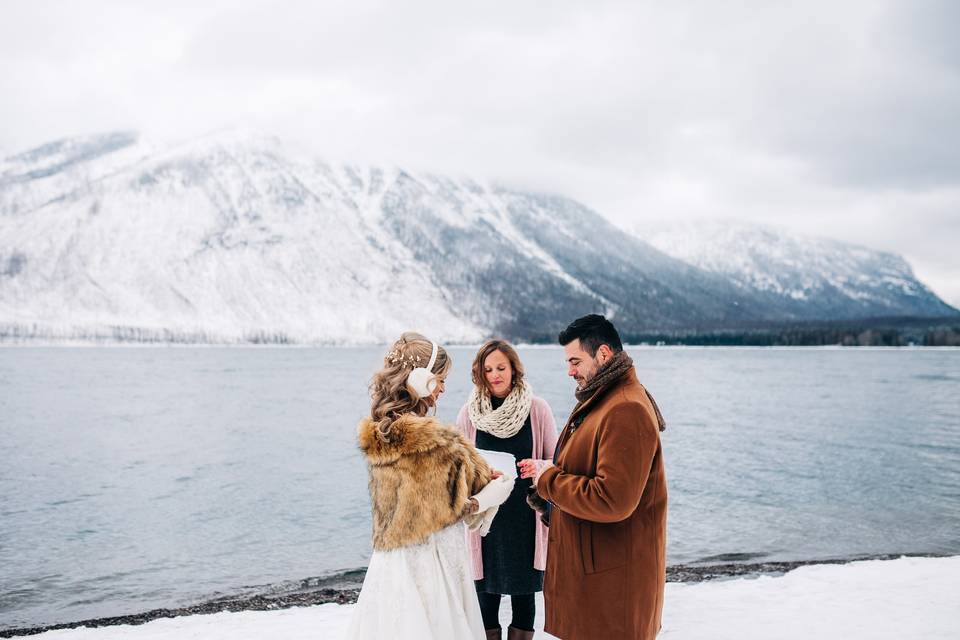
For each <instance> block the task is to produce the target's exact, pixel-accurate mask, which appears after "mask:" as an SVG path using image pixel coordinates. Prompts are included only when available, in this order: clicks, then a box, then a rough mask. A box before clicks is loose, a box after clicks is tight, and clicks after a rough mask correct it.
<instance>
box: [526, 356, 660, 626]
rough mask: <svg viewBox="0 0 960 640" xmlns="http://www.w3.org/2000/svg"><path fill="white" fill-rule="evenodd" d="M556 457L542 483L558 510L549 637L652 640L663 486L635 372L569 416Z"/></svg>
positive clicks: (653, 427) (551, 555)
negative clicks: (553, 464) (550, 634)
mask: <svg viewBox="0 0 960 640" xmlns="http://www.w3.org/2000/svg"><path fill="white" fill-rule="evenodd" d="M580 417H583V421H582V423H581V424H580V425H579V426H578V427H576V428H575V429H573V431H572V432H571V427H572V425H573V424H575V421H576V419H578V418H580ZM557 452H558V453H557V458H556V460H557V464H556V466H555V467H552V468H548V469H547V470H546V471H544V472H543V474H542V475H541V476H540V479H539V481H538V482H537V491H538V492H539V493H540V495H541V496H543V497H544V498H546V499H547V500H549V501H550V502H552V503H553V504H554V509H553V513H552V514H551V516H550V541H549V547H548V552H547V570H546V574H545V575H544V588H543V591H544V598H545V601H546V611H545V615H546V625H545V626H544V630H545V631H547V632H548V633H552V634H553V635H555V636H557V637H558V638H563V639H564V640H589V639H591V638H598V639H602V640H613V639H617V640H619V639H621V638H642V639H644V640H652V639H653V638H654V637H656V635H657V632H658V631H659V629H660V614H661V611H662V609H663V588H664V582H665V579H666V538H667V482H666V477H665V476H664V470H663V455H662V452H661V449H660V430H659V423H658V421H657V417H656V413H655V412H654V409H653V406H652V404H651V403H650V399H649V398H648V396H647V393H646V391H645V390H644V388H643V386H642V385H641V384H640V382H639V381H638V380H637V375H636V372H635V371H634V370H633V369H631V370H630V371H628V372H627V373H626V375H624V377H623V378H621V379H620V380H619V381H617V382H615V383H614V384H613V386H612V387H611V388H610V389H608V390H606V392H604V391H601V392H600V393H599V394H598V395H595V396H594V397H592V398H590V399H589V400H587V401H586V402H585V403H584V404H583V406H582V407H581V408H580V409H579V410H578V411H577V412H576V413H574V414H572V415H571V416H570V419H569V420H568V421H567V424H566V426H565V427H564V429H563V431H562V432H561V434H560V441H559V443H558V444H557Z"/></svg>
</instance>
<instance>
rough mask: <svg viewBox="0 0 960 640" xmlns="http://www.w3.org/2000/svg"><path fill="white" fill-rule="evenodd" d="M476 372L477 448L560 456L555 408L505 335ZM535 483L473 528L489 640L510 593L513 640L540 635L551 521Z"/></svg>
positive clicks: (473, 427) (518, 487)
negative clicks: (533, 501) (537, 502)
mask: <svg viewBox="0 0 960 640" xmlns="http://www.w3.org/2000/svg"><path fill="white" fill-rule="evenodd" d="M472 377H473V385H474V387H473V391H471V393H470V398H469V399H468V400H467V403H466V404H465V405H464V406H463V408H462V409H461V410H460V414H459V416H458V417H457V426H458V427H460V429H461V431H462V432H463V434H464V435H465V436H466V437H467V439H469V440H471V441H473V442H474V443H475V444H476V447H477V449H487V450H491V451H503V452H506V453H510V454H513V456H514V457H515V458H516V459H517V461H520V460H523V459H524V458H534V459H541V460H551V461H552V460H553V450H554V448H555V447H556V445H557V426H556V422H554V419H553V412H552V411H551V410H550V406H549V405H548V404H547V403H546V401H544V400H543V399H542V398H539V397H537V396H535V395H533V390H532V389H531V388H530V385H529V384H528V383H527V382H526V380H524V377H523V363H521V362H520V357H519V356H518V355H517V352H516V350H515V349H514V348H513V347H512V346H511V345H510V344H509V343H508V342H506V341H504V340H490V341H489V342H487V343H486V344H484V345H483V346H482V347H480V350H479V351H478V352H477V356H476V358H474V360H473V369H472ZM505 471H509V470H505ZM514 471H515V470H514ZM531 482H532V481H531V480H530V479H520V478H518V479H517V480H516V484H515V485H514V488H513V491H512V493H511V494H510V497H509V498H508V499H507V501H506V502H504V503H503V504H502V505H500V511H499V513H498V514H497V517H496V518H494V520H493V524H492V526H491V527H490V531H489V533H488V534H487V535H486V536H485V537H482V538H481V537H480V535H478V534H477V533H468V534H467V535H468V536H469V540H468V547H469V550H470V556H471V560H472V564H473V577H474V579H475V580H476V585H477V597H478V599H479V600H480V611H481V614H482V615H483V625H484V627H485V628H486V631H487V639H488V640H491V639H494V638H496V639H500V638H502V637H503V635H502V630H501V627H500V621H499V611H500V601H501V598H502V596H504V595H509V596H510V601H511V605H512V609H513V618H512V621H511V623H510V626H509V627H508V628H507V640H529V639H530V638H533V619H534V614H535V607H536V604H535V599H534V594H535V593H536V592H538V591H542V590H543V570H544V568H545V567H546V560H547V528H546V526H545V525H544V523H543V522H542V521H541V519H540V517H539V516H538V515H537V513H536V512H535V511H533V509H531V507H530V506H529V505H528V504H527V491H528V489H529V488H530V486H531Z"/></svg>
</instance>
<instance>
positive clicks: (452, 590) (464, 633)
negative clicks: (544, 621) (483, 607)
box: [347, 522, 486, 640]
mask: <svg viewBox="0 0 960 640" xmlns="http://www.w3.org/2000/svg"><path fill="white" fill-rule="evenodd" d="M347 638H348V640H380V639H381V638H383V639H388V638H389V639H394V638H396V639H397V640H430V639H435V640H469V639H471V638H475V639H477V640H484V639H485V638H486V634H485V632H484V629H483V619H482V618H481V616H480V604H479V602H478V601H477V592H476V588H475V587H474V582H473V576H472V574H471V571H470V557H469V554H468V552H467V543H466V536H465V535H464V525H463V523H462V522H456V523H454V524H452V525H450V526H449V527H447V528H445V529H442V530H440V531H437V532H436V533H434V534H432V535H431V536H430V537H429V538H427V540H426V542H423V543H421V544H417V545H410V546H407V547H400V548H399V549H393V550H390V551H374V552H373V555H372V556H371V558H370V566H369V567H368V568H367V575H366V577H365V578H364V580H363V588H362V589H361V590H360V597H359V599H358V600H357V604H356V606H355V607H354V612H353V619H352V620H351V621H350V627H349V630H348V631H347Z"/></svg>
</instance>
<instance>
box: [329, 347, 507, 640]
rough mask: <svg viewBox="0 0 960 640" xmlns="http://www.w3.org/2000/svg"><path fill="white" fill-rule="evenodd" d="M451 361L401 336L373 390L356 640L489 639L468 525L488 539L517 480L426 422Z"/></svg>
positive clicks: (366, 437)
mask: <svg viewBox="0 0 960 640" xmlns="http://www.w3.org/2000/svg"><path fill="white" fill-rule="evenodd" d="M450 364H451V361H450V358H449V356H448V355H447V352H446V351H444V349H443V348H442V347H440V346H439V345H437V344H436V343H434V342H431V341H430V340H428V339H427V338H425V337H423V336H422V335H420V334H418V333H412V332H411V333H405V334H403V335H402V336H401V337H400V339H399V340H397V342H396V343H394V345H393V348H392V349H391V350H390V352H389V353H387V355H386V357H385V358H384V361H383V368H382V369H381V370H380V371H378V372H377V373H376V375H374V377H373V380H372V381H371V383H370V395H371V399H372V405H371V410H370V417H369V418H365V419H364V420H362V421H361V422H360V425H359V426H358V428H357V435H358V440H359V444H360V450H361V451H362V452H363V454H364V456H365V458H366V460H367V466H368V470H369V480H370V502H371V505H372V508H373V549H374V551H373V556H372V557H371V558H370V566H369V567H368V568H367V575H366V578H365V579H364V581H363V588H362V589H361V591H360V597H359V599H358V600H357V605H356V607H355V609H354V614H353V618H352V620H351V623H350V627H349V630H348V632H347V638H349V639H351V640H373V639H375V638H376V639H379V638H398V639H409V640H426V639H429V638H436V639H438V640H439V639H440V638H443V639H445V640H446V639H449V638H457V639H460V638H476V639H478V640H483V639H484V638H485V637H486V634H485V632H484V627H483V620H482V618H481V616H480V605H479V603H478V602H477V594H476V589H475V588H474V584H473V576H472V575H471V571H470V566H469V558H468V555H467V549H466V541H465V537H464V535H463V525H462V524H461V520H465V521H466V523H467V525H468V526H469V527H470V528H471V529H479V530H480V533H481V534H484V533H486V531H487V530H489V528H490V524H491V522H492V519H493V516H494V515H495V514H496V511H497V507H498V505H500V504H501V503H502V502H503V501H505V500H506V499H507V497H508V496H509V495H510V492H511V490H512V489H513V481H512V480H509V479H507V478H503V477H501V476H500V474H499V473H497V472H495V471H493V470H491V469H490V467H489V466H488V465H487V463H486V461H485V460H484V459H483V458H482V457H481V456H480V454H478V453H477V451H476V449H474V447H473V445H471V444H469V443H468V442H467V441H466V440H465V439H464V438H463V436H461V435H460V433H459V432H458V431H457V430H456V429H454V428H452V427H448V426H446V425H443V424H441V423H440V422H439V421H438V420H437V419H435V418H433V417H430V416H427V415H426V414H427V411H428V410H429V409H430V408H432V407H434V406H435V405H436V401H437V398H438V397H439V396H440V394H441V393H443V390H444V379H445V378H446V375H447V372H448V371H449V369H450Z"/></svg>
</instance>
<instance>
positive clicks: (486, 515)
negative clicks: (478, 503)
mask: <svg viewBox="0 0 960 640" xmlns="http://www.w3.org/2000/svg"><path fill="white" fill-rule="evenodd" d="M499 510H500V507H490V508H489V509H487V510H486V511H478V512H477V513H471V514H469V515H466V516H464V518H463V520H464V522H466V523H467V529H469V530H470V531H476V532H477V533H479V534H480V536H481V537H483V536H485V535H487V533H489V532H490V525H492V524H493V518H494V516H496V515H497V511H499Z"/></svg>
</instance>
